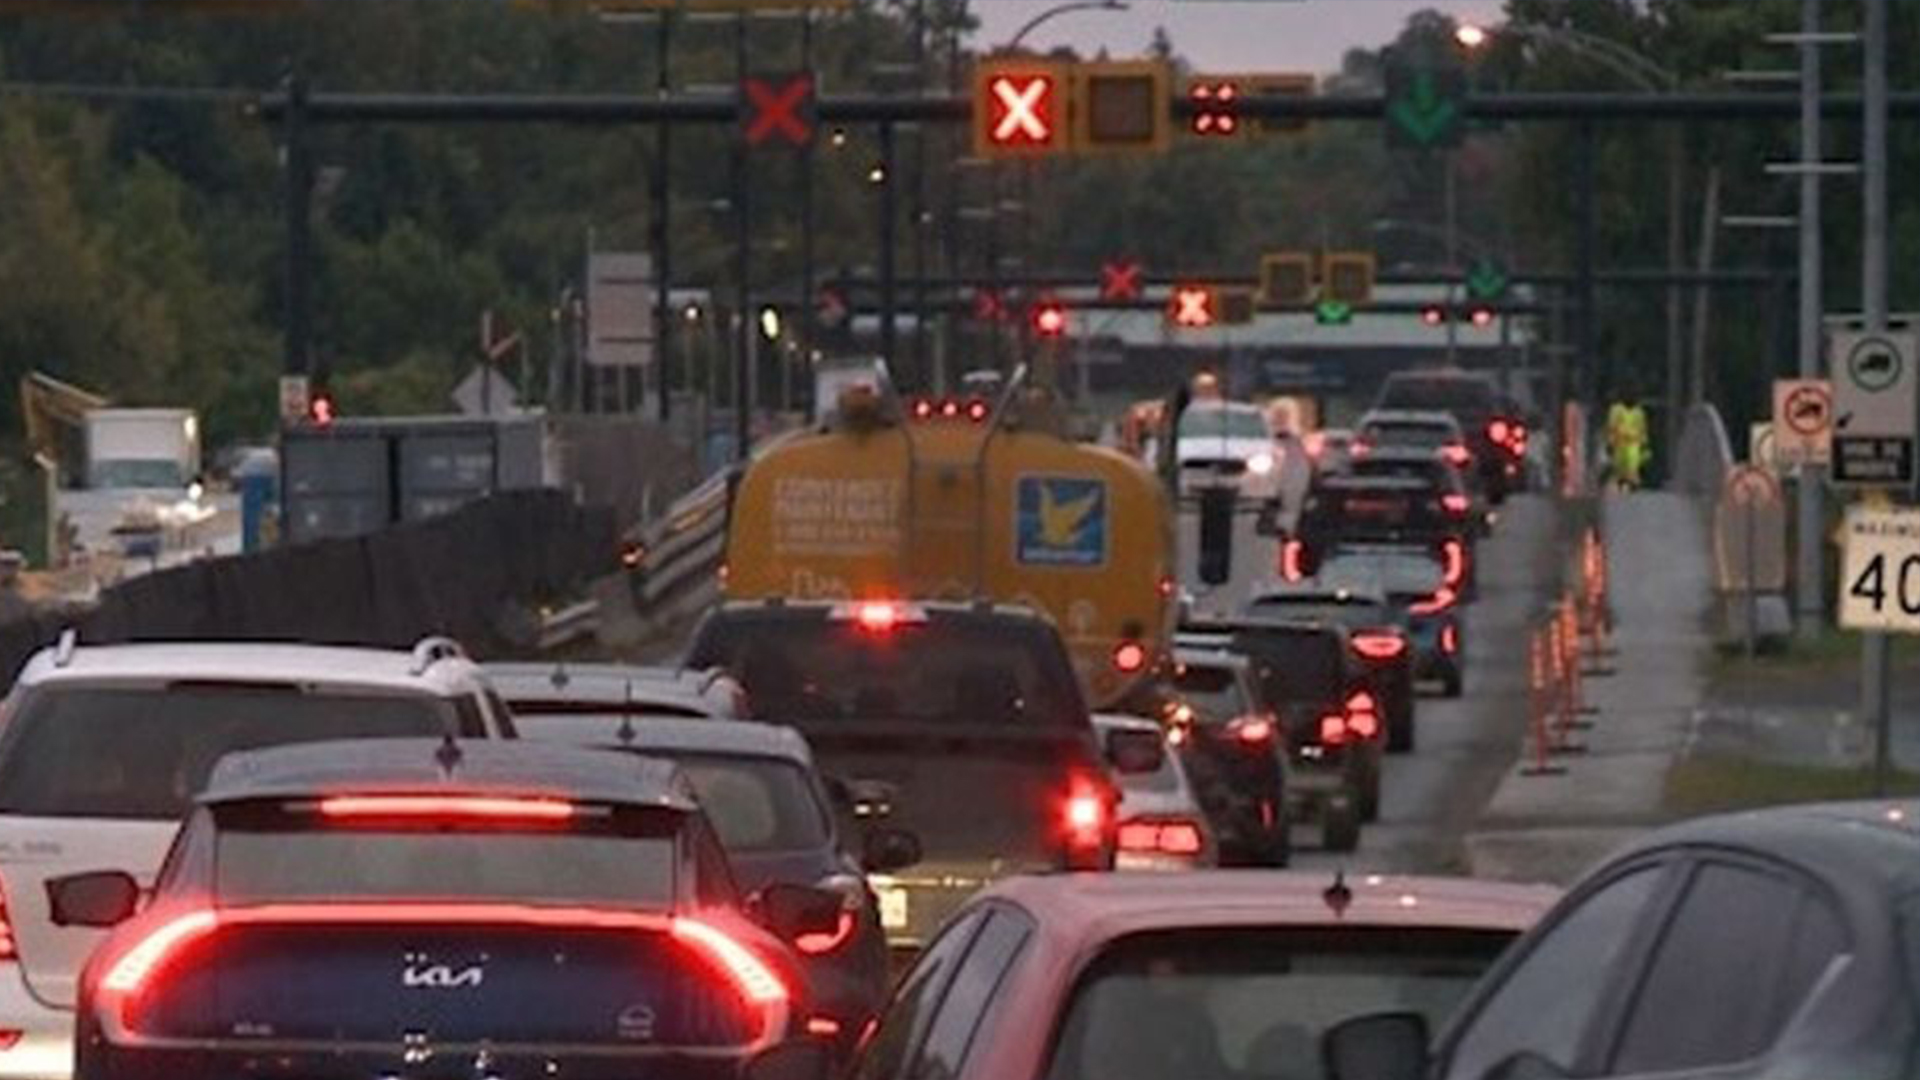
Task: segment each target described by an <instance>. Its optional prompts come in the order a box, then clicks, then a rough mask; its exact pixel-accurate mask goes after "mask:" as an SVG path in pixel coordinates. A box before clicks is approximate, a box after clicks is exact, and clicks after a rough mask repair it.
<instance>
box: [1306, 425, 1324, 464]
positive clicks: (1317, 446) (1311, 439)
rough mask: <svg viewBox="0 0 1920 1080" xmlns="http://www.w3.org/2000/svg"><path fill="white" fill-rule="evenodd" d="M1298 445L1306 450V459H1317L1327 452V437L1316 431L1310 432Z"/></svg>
mask: <svg viewBox="0 0 1920 1080" xmlns="http://www.w3.org/2000/svg"><path fill="white" fill-rule="evenodd" d="M1300 445H1301V446H1303V447H1305V448H1306V451H1307V456H1308V457H1311V458H1317V457H1319V456H1320V455H1321V454H1324V453H1326V452H1327V437H1326V436H1325V435H1323V434H1321V433H1320V432H1318V431H1310V432H1308V433H1307V435H1306V437H1305V438H1303V439H1301V440H1300Z"/></svg>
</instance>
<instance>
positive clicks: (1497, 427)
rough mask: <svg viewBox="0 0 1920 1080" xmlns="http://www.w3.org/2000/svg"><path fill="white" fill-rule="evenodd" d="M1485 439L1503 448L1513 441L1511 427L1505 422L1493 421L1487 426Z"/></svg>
mask: <svg viewBox="0 0 1920 1080" xmlns="http://www.w3.org/2000/svg"><path fill="white" fill-rule="evenodd" d="M1487 438H1489V439H1492V440H1493V441H1494V443H1495V444H1497V445H1499V446H1505V445H1507V444H1508V443H1509V442H1511V441H1512V440H1513V425H1511V424H1509V423H1507V422H1506V421H1505V420H1495V421H1493V422H1492V423H1490V424H1488V425H1487Z"/></svg>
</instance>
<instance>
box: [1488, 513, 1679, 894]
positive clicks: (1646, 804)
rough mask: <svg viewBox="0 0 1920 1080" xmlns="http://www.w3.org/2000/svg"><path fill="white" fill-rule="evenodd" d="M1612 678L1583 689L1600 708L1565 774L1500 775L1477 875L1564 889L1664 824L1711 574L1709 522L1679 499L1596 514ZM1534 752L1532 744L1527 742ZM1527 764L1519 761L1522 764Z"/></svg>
mask: <svg viewBox="0 0 1920 1080" xmlns="http://www.w3.org/2000/svg"><path fill="white" fill-rule="evenodd" d="M1602 529H1603V532H1604V535H1605V538H1606V544H1607V559H1608V564H1607V565H1608V572H1609V578H1608V580H1609V583H1610V586H1611V589H1612V598H1611V599H1612V607H1613V613H1614V636H1613V644H1614V646H1615V648H1616V649H1617V650H1618V655H1616V656H1615V657H1614V658H1613V660H1612V664H1613V667H1614V669H1615V674H1613V675H1611V676H1606V677H1601V678H1590V679H1588V680H1586V682H1585V684H1584V685H1585V690H1586V698H1587V701H1588V703H1589V704H1591V705H1593V706H1596V707H1597V708H1598V710H1599V711H1598V714H1597V715H1595V716H1593V717H1592V720H1593V721H1594V724H1593V727H1592V729H1591V730H1588V731H1584V732H1580V733H1578V739H1579V741H1581V742H1583V743H1584V744H1585V745H1586V746H1587V748H1588V750H1587V752H1586V753H1585V754H1579V755H1568V756H1565V757H1561V758H1558V759H1556V760H1557V761H1558V763H1559V764H1562V765H1564V766H1565V767H1566V772H1565V773H1564V774H1563V775H1554V776H1526V775H1523V774H1521V773H1520V772H1519V771H1518V770H1517V769H1516V771H1515V772H1514V773H1512V774H1510V775H1509V776H1508V777H1507V778H1506V780H1504V781H1503V782H1502V783H1501V785H1500V787H1499V789H1498V791H1496V792H1495V794H1494V797H1493V799H1492V801H1491V802H1489V803H1488V805H1487V808H1486V810H1485V812H1484V813H1483V814H1482V817H1481V820H1480V823H1479V825H1478V827H1477V828H1476V829H1475V830H1474V831H1473V832H1471V833H1469V834H1468V836H1467V840H1466V849H1467V861H1468V865H1469V866H1470V868H1471V869H1472V871H1473V873H1474V874H1475V875H1476V876H1480V877H1490V878H1500V879H1507V880H1520V881H1556V882H1564V881H1567V880H1570V879H1571V878H1573V877H1574V876H1576V875H1578V874H1579V873H1580V871H1581V870H1583V869H1585V868H1586V867H1587V866H1588V865H1590V864H1591V863H1592V862H1593V861H1594V860H1595V859H1598V858H1599V857H1600V856H1602V855H1604V854H1606V853H1607V851H1609V850H1610V849H1612V848H1613V847H1615V846H1616V845H1618V844H1619V843H1621V842H1622V841H1624V840H1626V839H1628V838H1630V837H1632V836H1633V835H1634V834H1636V833H1638V832H1640V831H1641V830H1643V829H1645V828H1647V827H1648V826H1651V825H1656V824H1659V823H1661V822H1662V821H1663V820H1665V819H1664V817H1663V810H1662V801H1663V796H1664V791H1665V783H1666V776H1667V769H1668V767H1669V766H1670V765H1671V764H1672V763H1673V760H1674V758H1675V757H1676V756H1677V755H1678V754H1679V753H1680V752H1681V750H1682V749H1683V747H1684V746H1685V744H1686V740H1687V737H1688V732H1689V731H1690V730H1691V728H1692V724H1693V718H1694V714H1695V711H1696V710H1697V709H1698V708H1699V707H1700V704H1701V701H1702V700H1703V697H1704V693H1705V676H1704V671H1705V666H1706V661H1707V658H1708V656H1709V654H1710V652H1711V649H1712V640H1711V638H1710V637H1709V636H1708V634H1707V632H1706V629H1705V628H1706V617H1707V613H1708V609H1709V605H1710V603H1711V600H1712V589H1713V575H1712V565H1711V562H1710V559H1711V554H1710V549H1709V546H1708V536H1707V529H1706V523H1705V519H1704V517H1703V515H1702V512H1701V511H1700V509H1699V508H1698V505H1697V504H1696V503H1694V502H1693V501H1691V500H1690V499H1688V498H1686V497H1685V496H1680V495H1673V494H1669V493H1665V492H1642V493H1636V494H1632V495H1609V496H1608V497H1607V500H1606V503H1605V506H1604V509H1603V512H1602ZM1529 750H1530V747H1529ZM1527 760H1530V758H1529V757H1528V756H1527V755H1523V761H1522V764H1523V765H1524V764H1525V763H1526V761H1527Z"/></svg>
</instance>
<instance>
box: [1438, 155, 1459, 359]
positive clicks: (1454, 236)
mask: <svg viewBox="0 0 1920 1080" xmlns="http://www.w3.org/2000/svg"><path fill="white" fill-rule="evenodd" d="M1441 154H1442V155H1443V156H1444V157H1445V158H1446V164H1445V166H1444V168H1445V170H1446V181H1445V184H1444V186H1445V188H1446V191H1445V193H1444V196H1443V197H1444V198H1445V199H1446V201H1447V207H1446V217H1447V226H1446V227H1447V315H1448V318H1447V366H1448V367H1452V366H1454V365H1456V364H1458V363H1459V362H1460V320H1459V319H1457V318H1454V317H1453V315H1454V309H1455V308H1456V306H1457V305H1458V303H1459V299H1460V296H1459V293H1458V292H1457V291H1456V287H1455V282H1456V281H1457V280H1458V279H1459V277H1460V194H1459V181H1460V168H1459V162H1460V155H1459V152H1458V151H1455V150H1443V151H1441Z"/></svg>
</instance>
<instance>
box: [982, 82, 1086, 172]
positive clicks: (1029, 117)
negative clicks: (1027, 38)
mask: <svg viewBox="0 0 1920 1080" xmlns="http://www.w3.org/2000/svg"><path fill="white" fill-rule="evenodd" d="M1067 99H1068V80H1067V69H1066V66H1065V65H1062V64H1056V63H1052V62H1049V61H1046V60H1032V59H1000V60H982V61H980V64H979V66H978V67H976V68H975V69H974V75H973V152H974V155H975V156H977V157H983V158H1021V157H1042V156H1045V155H1048V154H1057V153H1060V152H1061V151H1063V150H1065V149H1066V148H1067V143H1068V138H1067V137H1068V134H1069V132H1068V130H1067V122H1066V121H1067Z"/></svg>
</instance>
